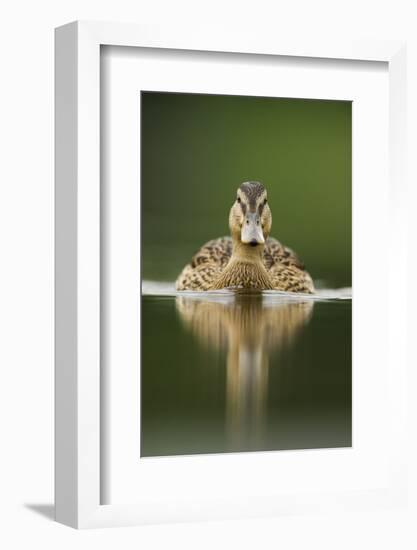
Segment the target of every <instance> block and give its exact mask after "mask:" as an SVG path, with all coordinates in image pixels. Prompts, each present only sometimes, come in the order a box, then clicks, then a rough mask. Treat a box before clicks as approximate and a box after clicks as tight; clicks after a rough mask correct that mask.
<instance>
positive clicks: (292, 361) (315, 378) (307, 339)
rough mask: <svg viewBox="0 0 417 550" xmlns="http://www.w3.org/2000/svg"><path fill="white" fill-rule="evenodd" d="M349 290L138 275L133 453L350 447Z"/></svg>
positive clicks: (170, 453)
mask: <svg viewBox="0 0 417 550" xmlns="http://www.w3.org/2000/svg"><path fill="white" fill-rule="evenodd" d="M349 296H350V292H349V290H348V291H344V292H343V291H342V292H338V291H333V292H330V291H327V292H326V291H322V292H321V293H320V294H319V296H318V297H314V298H311V297H301V296H294V295H289V294H287V293H281V292H265V293H258V292H256V293H248V292H243V291H241V292H231V291H221V292H216V293H178V294H175V292H173V291H172V288H171V287H170V286H169V285H161V284H160V285H158V284H152V283H146V282H144V284H143V287H142V358H141V359H142V360H141V403H142V410H141V418H142V425H141V455H142V456H167V455H180V454H196V453H221V452H237V451H259V450H280V449H311V448H323V447H349V446H351V441H352V423H351V412H352V407H351V403H352V368H351V366H352V356H351V342H352V335H351V300H350V299H349Z"/></svg>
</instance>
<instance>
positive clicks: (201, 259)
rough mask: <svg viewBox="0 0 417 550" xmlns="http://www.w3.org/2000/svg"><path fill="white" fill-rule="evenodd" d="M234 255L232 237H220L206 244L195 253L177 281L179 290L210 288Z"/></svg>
mask: <svg viewBox="0 0 417 550" xmlns="http://www.w3.org/2000/svg"><path fill="white" fill-rule="evenodd" d="M231 255H232V239H231V238H230V237H220V238H219V239H213V240H211V241H208V242H207V243H206V244H204V245H203V246H202V247H201V248H200V250H198V252H196V253H195V254H194V256H193V257H192V259H191V262H190V263H189V264H187V265H186V266H185V267H184V269H183V270H182V272H181V273H180V275H179V277H178V279H177V281H176V289H177V290H209V289H210V288H211V285H212V283H213V281H214V280H215V279H216V278H217V277H218V276H219V275H220V273H221V272H222V271H223V269H224V268H225V267H226V265H227V263H228V262H229V260H230V257H231Z"/></svg>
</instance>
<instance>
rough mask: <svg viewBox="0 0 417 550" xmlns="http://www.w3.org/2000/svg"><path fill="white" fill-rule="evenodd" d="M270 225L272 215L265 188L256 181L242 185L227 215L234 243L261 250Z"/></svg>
mask: <svg viewBox="0 0 417 550" xmlns="http://www.w3.org/2000/svg"><path fill="white" fill-rule="evenodd" d="M271 225H272V215H271V210H270V208H269V205H268V199H267V193H266V189H265V187H264V186H263V185H262V184H261V183H259V182H258V181H246V182H244V183H242V185H241V186H240V187H239V189H238V190H237V196H236V200H235V202H234V204H233V206H232V208H231V210H230V215H229V227H230V233H231V236H232V239H233V241H234V243H235V244H239V245H244V246H247V247H259V248H262V249H263V245H264V244H265V240H266V239H267V238H268V235H269V233H270V231H271Z"/></svg>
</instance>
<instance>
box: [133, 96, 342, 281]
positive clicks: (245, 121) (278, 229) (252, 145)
mask: <svg viewBox="0 0 417 550" xmlns="http://www.w3.org/2000/svg"><path fill="white" fill-rule="evenodd" d="M141 109H142V128H141V138H142V139H141V144H142V145H141V149H142V150H141V181H142V277H143V279H151V280H159V281H173V280H175V278H176V277H177V275H178V274H179V272H180V270H181V269H182V268H183V266H184V265H185V264H186V263H188V261H189V260H190V258H191V256H192V254H193V253H194V252H195V251H196V250H197V249H198V248H199V247H200V246H201V245H202V244H204V242H206V241H208V240H210V239H212V238H216V237H220V236H222V235H226V234H228V233H229V230H228V215H229V210H230V207H231V205H232V203H233V201H234V200H235V196H236V189H237V187H238V186H239V185H240V183H241V182H243V181H247V180H258V181H261V182H262V183H263V184H264V185H265V186H266V188H267V190H268V202H269V204H270V207H271V210H272V218H273V223H272V232H271V236H273V237H275V238H277V239H278V240H280V241H281V242H283V243H284V244H286V245H288V246H290V247H291V248H293V249H294V250H295V251H296V252H297V253H298V254H299V256H300V257H301V258H302V259H303V260H304V262H305V263H306V266H307V268H308V270H309V272H310V273H311V275H312V277H313V278H314V280H315V281H316V284H318V285H319V286H320V285H322V286H323V285H325V286H331V287H340V286H350V285H351V138H352V136H351V103H350V102H347V101H321V100H320V101H318V100H303V99H282V98H258V97H241V96H214V95H200V94H173V93H159V92H142V94H141Z"/></svg>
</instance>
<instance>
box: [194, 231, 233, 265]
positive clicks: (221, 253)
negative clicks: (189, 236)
mask: <svg viewBox="0 0 417 550" xmlns="http://www.w3.org/2000/svg"><path fill="white" fill-rule="evenodd" d="M231 255H232V239H231V238H230V237H220V238H218V239H213V240H211V241H208V242H207V243H206V244H204V245H203V246H202V247H201V248H200V250H199V251H198V252H196V253H195V254H194V256H193V257H192V259H191V267H197V266H200V265H202V264H210V265H211V266H213V267H214V266H215V267H219V268H223V267H226V265H227V263H228V261H229V260H230V257H231Z"/></svg>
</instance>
